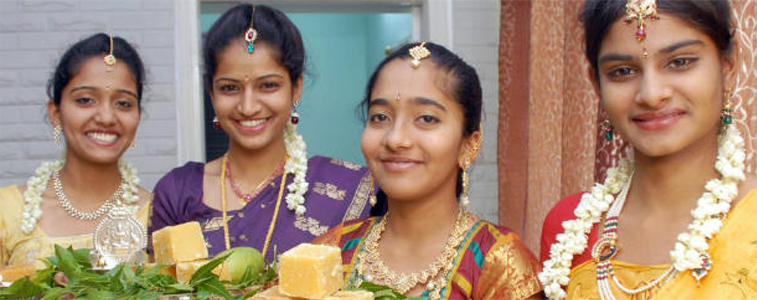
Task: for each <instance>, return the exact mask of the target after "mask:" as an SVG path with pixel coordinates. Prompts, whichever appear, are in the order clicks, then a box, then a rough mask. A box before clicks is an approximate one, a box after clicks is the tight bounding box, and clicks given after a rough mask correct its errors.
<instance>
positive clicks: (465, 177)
mask: <svg viewBox="0 0 757 300" xmlns="http://www.w3.org/2000/svg"><path fill="white" fill-rule="evenodd" d="M470 165H471V163H470V158H468V157H466V158H465V162H464V163H463V183H462V185H463V193H462V196H461V197H460V203H461V204H462V205H463V207H466V208H467V207H468V206H469V205H470V198H468V186H469V185H470V180H469V179H468V170H469V169H470Z"/></svg>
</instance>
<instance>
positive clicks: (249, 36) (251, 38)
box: [244, 4, 258, 54]
mask: <svg viewBox="0 0 757 300" xmlns="http://www.w3.org/2000/svg"><path fill="white" fill-rule="evenodd" d="M254 21H255V5H254V4H253V5H252V15H250V28H247V32H245V33H244V40H245V41H246V42H247V53H250V54H252V51H255V46H254V45H253V44H254V43H255V40H257V39H258V31H257V30H255V27H254V26H253V23H254Z"/></svg>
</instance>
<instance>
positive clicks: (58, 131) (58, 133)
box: [53, 125, 63, 146]
mask: <svg viewBox="0 0 757 300" xmlns="http://www.w3.org/2000/svg"><path fill="white" fill-rule="evenodd" d="M62 135H63V128H61V127H60V125H55V127H54V128H53V138H54V139H55V145H58V146H60V143H61V140H62Z"/></svg>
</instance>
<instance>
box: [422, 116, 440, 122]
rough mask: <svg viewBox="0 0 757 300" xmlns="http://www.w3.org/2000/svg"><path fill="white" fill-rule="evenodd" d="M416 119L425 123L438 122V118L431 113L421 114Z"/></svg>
mask: <svg viewBox="0 0 757 300" xmlns="http://www.w3.org/2000/svg"><path fill="white" fill-rule="evenodd" d="M418 121H420V122H422V123H425V124H436V123H439V121H440V120H439V118H437V117H434V116H431V115H422V116H420V117H418Z"/></svg>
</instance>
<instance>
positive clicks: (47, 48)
mask: <svg viewBox="0 0 757 300" xmlns="http://www.w3.org/2000/svg"><path fill="white" fill-rule="evenodd" d="M174 26H175V25H174V2H173V1H171V0H144V1H139V0H128V1H92V0H89V1H86V0H0V186H5V185H9V184H25V182H26V179H27V178H28V177H29V176H30V175H31V174H32V172H33V171H34V169H35V168H36V167H37V166H38V165H39V164H40V162H41V161H43V160H51V159H55V158H57V157H58V156H59V153H60V151H61V148H62V147H56V146H55V143H54V142H53V140H52V126H50V123H49V122H48V121H47V120H46V118H45V104H46V103H47V96H46V90H45V84H46V82H47V80H48V79H49V77H50V75H51V74H52V72H53V69H54V67H55V64H56V63H57V60H58V59H59V58H60V56H61V55H63V52H64V51H65V50H66V49H67V48H68V47H69V46H70V45H72V44H73V43H75V42H76V41H78V40H80V39H82V38H86V37H88V36H90V35H92V34H94V33H97V32H105V33H109V34H113V35H115V36H121V37H123V38H125V39H126V40H127V41H129V42H130V43H131V44H132V45H134V46H135V47H136V48H137V51H138V52H139V53H140V55H141V56H142V59H143V61H144V63H145V67H146V69H147V85H146V86H145V92H144V95H143V99H142V101H143V105H144V114H143V115H142V122H141V123H140V126H139V130H138V140H137V147H136V149H130V150H128V151H127V152H126V159H127V160H129V161H131V162H133V163H134V164H135V165H136V167H137V168H138V170H139V172H140V177H141V179H142V185H143V186H144V187H145V188H148V189H152V187H153V186H154V184H155V182H156V181H157V180H158V179H159V178H160V176H162V175H163V174H164V173H166V172H167V171H168V170H170V169H171V168H173V167H174V166H175V165H176V162H177V158H176V155H177V154H176V152H177V151H176V147H177V146H176V145H177V141H176V137H175V136H176V108H175V100H174V99H175V96H174V94H175V86H174V81H175V80H174V78H175V69H174Z"/></svg>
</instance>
